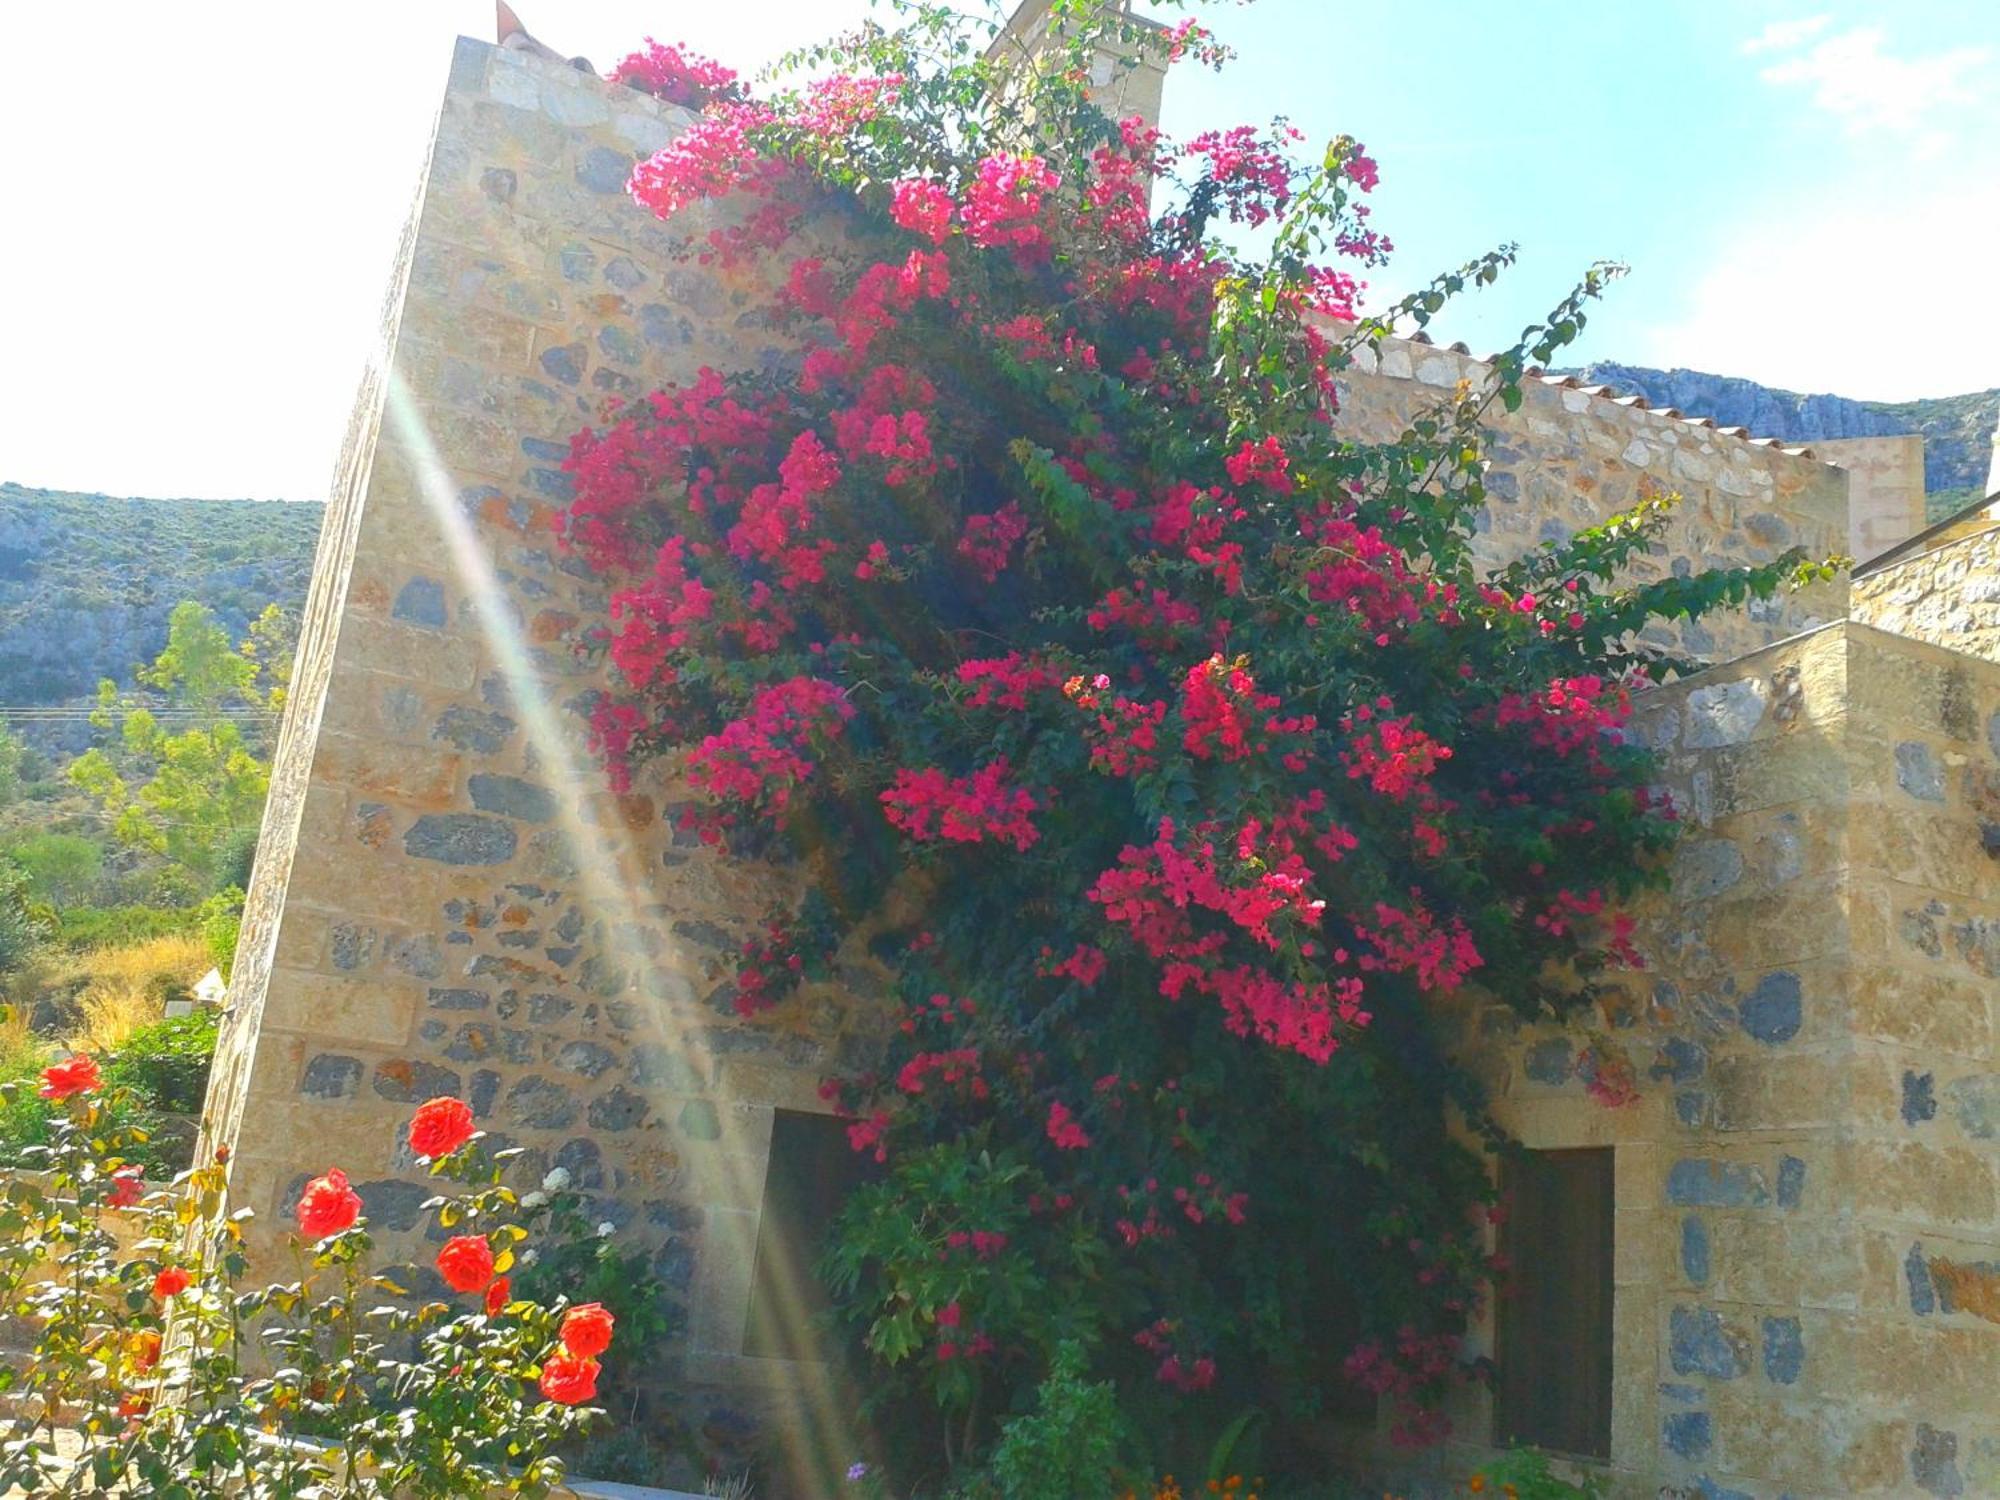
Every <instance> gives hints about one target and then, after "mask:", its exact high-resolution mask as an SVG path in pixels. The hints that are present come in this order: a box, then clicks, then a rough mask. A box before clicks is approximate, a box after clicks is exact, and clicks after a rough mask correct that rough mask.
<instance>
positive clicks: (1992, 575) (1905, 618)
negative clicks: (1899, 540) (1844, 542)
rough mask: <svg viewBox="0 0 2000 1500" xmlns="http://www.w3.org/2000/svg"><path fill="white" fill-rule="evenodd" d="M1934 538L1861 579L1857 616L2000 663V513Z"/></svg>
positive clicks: (1857, 579)
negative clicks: (1925, 544)
mask: <svg viewBox="0 0 2000 1500" xmlns="http://www.w3.org/2000/svg"><path fill="white" fill-rule="evenodd" d="M1932 540H1933V544H1932V545H1929V546H1927V547H1923V548H1921V549H1915V550H1912V551H1909V552H1907V553H1905V554H1903V555H1900V556H1897V557H1895V558H1892V559H1890V560H1888V561H1886V562H1885V563H1883V564H1882V565H1881V566H1880V567H1877V568H1873V569H1869V570H1867V571H1864V572H1861V573H1858V574H1856V576H1855V579H1854V588H1853V593H1854V604H1853V611H1854V618H1855V619H1857V620H1863V621H1866V622H1867V623H1868V624H1871V625H1877V626H1880V627H1881V628H1882V629H1884V630H1892V631H1894V632H1895V633H1896V634H1898V635H1907V636H1911V637H1913V638H1915V639H1917V640H1922V641H1933V642H1935V643H1936V644H1938V645H1940V646H1949V647H1950V648H1952V649H1953V650H1956V651H1965V652H1969V653H1970V654H1972V655H1974V656H1981V657H1984V658H1986V659H1987V660H1989V661H2000V515H1988V514H1984V513H1981V514H1979V515H1978V516H1976V517H1975V518H1972V519H1971V520H1970V521H1969V522H1968V523H1966V524H1964V525H1962V526H1959V527H1954V528H1948V529H1947V530H1946V531H1945V532H1944V533H1941V534H1940V536H1939V537H1937V538H1935V539H1932Z"/></svg>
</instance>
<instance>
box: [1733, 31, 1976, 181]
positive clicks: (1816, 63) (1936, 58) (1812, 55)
mask: <svg viewBox="0 0 2000 1500" xmlns="http://www.w3.org/2000/svg"><path fill="white" fill-rule="evenodd" d="M1797 24H1803V23H1797ZM1778 29H1779V27H1771V28H1767V31H1766V35H1767V36H1768V35H1769V34H1770V33H1771V32H1773V31H1776V30H1778ZM1759 40H1762V39H1761V38H1760V39H1759ZM1800 40H1804V37H1798V38H1794V40H1793V42H1792V45H1796V44H1797V42H1798V41H1800ZM1882 41H1883V31H1882V28H1881V27H1879V26H1857V27H1855V28H1854V29H1853V30H1852V31H1843V32H1841V33H1840V34H1839V35H1838V36H1830V37H1828V38H1826V39H1825V40H1824V41H1821V42H1818V43H1815V44H1814V45H1813V47H1812V48H1811V49H1810V50H1808V51H1806V52H1804V53H1802V54H1800V55H1798V56H1796V57H1788V58H1785V59H1784V60H1782V61H1780V62H1774V63H1772V64H1771V65H1770V66H1769V67H1767V68H1765V69H1764V70H1763V72H1762V73H1761V74H1760V75H1759V76H1760V77H1762V78H1763V80H1764V81H1765V82H1766V83H1770V84H1775V85H1777V86H1779V87H1781V88H1782V87H1788V86H1791V85H1794V84H1804V85H1806V86H1808V87H1810V88H1811V90H1812V102H1813V103H1814V104H1815V105H1816V106H1817V107H1819V108H1820V109H1823V110H1825V111H1826V112H1827V113H1829V114H1833V115H1837V116H1839V117H1840V118H1841V119H1843V120H1844V121H1846V123H1847V129H1848V131H1849V132H1850V133H1852V134H1863V133H1866V132H1869V131H1873V130H1890V131H1894V132H1897V133H1898V134H1903V135H1918V136H1920V137H1922V139H1923V144H1924V145H1925V146H1926V147H1927V148H1929V149H1931V150H1935V149H1936V148H1938V147H1939V146H1942V145H1943V144H1944V143H1945V139H1946V137H1945V133H1944V132H1942V131H1940V130H1937V129H1935V128H1934V127H1933V125H1932V116H1933V115H1934V113H1935V112H1936V111H1938V110H1940V109H1944V108H1949V107H1950V106H1952V105H1956V104H1970V103H1973V102H1974V101H1975V100H1976V98H1977V95H1976V94H1975V93H1974V91H1973V90H1972V89H1971V88H1969V87H1968V86H1967V84H1966V82H1965V75H1967V74H1968V73H1971V72H1973V71H1974V70H1976V69H1978V68H1981V67H1983V66H1984V65H1985V63H1986V61H1987V59H1988V58H1989V57H1990V56H1991V53H1990V52H1989V50H1988V49H1987V48H1985V47H1953V48H1951V49H1950V50H1948V51H1944V52H1937V53H1933V54H1931V55H1930V56H1928V57H1892V56H1890V55H1889V54H1888V53H1885V52H1884V51H1883V50H1882ZM1773 45H1785V44H1783V43H1773ZM1746 50H1749V49H1746Z"/></svg>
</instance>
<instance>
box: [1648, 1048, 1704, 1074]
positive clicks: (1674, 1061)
mask: <svg viewBox="0 0 2000 1500" xmlns="http://www.w3.org/2000/svg"><path fill="white" fill-rule="evenodd" d="M1647 1071H1648V1072H1649V1073H1650V1074H1651V1075H1652V1077H1653V1079H1654V1081H1655V1082H1658V1081H1659V1080H1661V1079H1667V1080H1669V1081H1671V1082H1674V1083H1693V1082H1694V1081H1695V1080H1696V1079H1697V1078H1699V1077H1701V1075H1702V1074H1703V1073H1705V1072H1707V1071H1708V1049H1707V1048H1705V1047H1703V1046H1702V1045H1701V1043H1700V1042H1696V1041H1690V1040H1689V1039H1688V1038H1686V1037H1681V1036H1675V1037H1668V1038H1667V1040H1666V1041H1665V1042H1663V1043H1661V1044H1660V1050H1659V1054H1658V1055H1657V1056H1656V1057H1655V1058H1654V1059H1653V1065H1652V1067H1651V1068H1649V1069H1647Z"/></svg>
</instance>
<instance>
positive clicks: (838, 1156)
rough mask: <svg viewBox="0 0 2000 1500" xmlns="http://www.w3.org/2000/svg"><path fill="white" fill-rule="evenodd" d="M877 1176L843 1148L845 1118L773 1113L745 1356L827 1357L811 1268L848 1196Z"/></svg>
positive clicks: (822, 1295) (821, 1306)
mask: <svg viewBox="0 0 2000 1500" xmlns="http://www.w3.org/2000/svg"><path fill="white" fill-rule="evenodd" d="M880 1171H881V1169H880V1168H879V1167H877V1166H876V1164H875V1160H874V1158H873V1157H872V1156H868V1155H866V1154H864V1153H862V1152H859V1151H856V1150H854V1149H853V1147H852V1146H850V1145H849V1144H848V1141H847V1122H846V1121H845V1120H842V1119H840V1118H838V1117H836V1116H834V1115H820V1114H809V1113H806V1112H804V1111H801V1110H789V1109H781V1110H779V1111H777V1116H776V1118H775V1120H774V1121H773V1122H772V1125H771V1164H770V1167H769V1168H768V1170H767V1171H766V1173H765V1176H764V1203H763V1210H762V1213H761V1215H760V1216H759V1220H758V1225H757V1258H756V1264H755V1267H754V1268H753V1270H752V1272H751V1282H750V1316H749V1322H748V1324H747V1326H746V1327H745V1329H744V1335H743V1352H744V1353H745V1354H752V1355H757V1356H759V1357H762V1358H765V1359H809V1360H823V1359H826V1358H828V1357H829V1356H830V1351H831V1347H832V1346H831V1343H830V1340H829V1331H828V1329H827V1328H826V1319H825V1314H826V1310H827V1305H828V1302H827V1293H826V1286H825V1283H823V1282H822V1281H821V1280H820V1278H819V1276H818V1274H817V1271H816V1267H817V1266H818V1264H819V1258H820V1253H821V1252H822V1251H823V1250H825V1248H826V1243H827V1236H828V1234H829V1233H830V1232H831V1231H832V1229H833V1221H834V1220H835V1218H837V1217H838V1216H839V1214H840V1209H841V1205H842V1204H844V1203H846V1201H847V1196H848V1194H849V1193H851V1192H853V1191H854V1189H856V1188H857V1187H859V1186H861V1184H863V1183H864V1182H869V1181H872V1180H874V1179H875V1178H876V1177H877V1176H879V1175H880Z"/></svg>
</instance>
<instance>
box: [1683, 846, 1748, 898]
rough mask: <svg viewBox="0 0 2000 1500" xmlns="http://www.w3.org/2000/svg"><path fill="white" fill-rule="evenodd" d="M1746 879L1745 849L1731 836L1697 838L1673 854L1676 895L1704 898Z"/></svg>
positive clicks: (1717, 893)
mask: <svg viewBox="0 0 2000 1500" xmlns="http://www.w3.org/2000/svg"><path fill="white" fill-rule="evenodd" d="M1742 878H1743V851H1742V850H1741V849H1739V848H1737V847H1736V845H1735V844H1734V843H1733V842H1732V841H1731V840H1729V839H1694V840H1689V841H1688V842H1686V843H1683V844H1682V845H1681V847H1680V851H1679V852H1678V853H1677V854H1676V855H1675V856H1674V871H1673V882H1674V894H1675V895H1676V896H1678V897H1679V898H1680V899H1681V900H1683V901H1705V900H1707V899H1708V898H1709V897H1710V896H1718V895H1720V894H1721V893H1722V892H1724V891H1726V890H1728V889H1729V888H1730V887H1731V886H1733V885H1735V884H1736V882H1737V881H1739V880H1741V879H1742Z"/></svg>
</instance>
